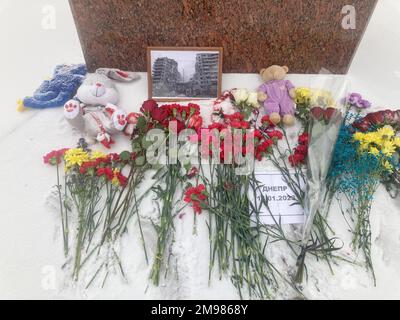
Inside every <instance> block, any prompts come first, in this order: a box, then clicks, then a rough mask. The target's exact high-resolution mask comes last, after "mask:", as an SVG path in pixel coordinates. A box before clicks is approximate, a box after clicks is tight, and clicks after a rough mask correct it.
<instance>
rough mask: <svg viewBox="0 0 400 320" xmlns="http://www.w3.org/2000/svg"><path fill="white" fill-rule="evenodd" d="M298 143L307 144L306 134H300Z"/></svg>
mask: <svg viewBox="0 0 400 320" xmlns="http://www.w3.org/2000/svg"><path fill="white" fill-rule="evenodd" d="M298 141H299V143H300V144H308V133H307V132H304V133H303V134H301V135H300V136H299V139H298Z"/></svg>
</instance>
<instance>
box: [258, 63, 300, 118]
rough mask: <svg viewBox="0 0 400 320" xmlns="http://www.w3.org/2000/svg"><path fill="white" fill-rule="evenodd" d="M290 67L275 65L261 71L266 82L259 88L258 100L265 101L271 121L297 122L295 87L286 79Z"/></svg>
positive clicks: (266, 110)
mask: <svg viewBox="0 0 400 320" xmlns="http://www.w3.org/2000/svg"><path fill="white" fill-rule="evenodd" d="M288 72H289V68H288V67H286V66H283V67H282V66H277V65H273V66H270V67H268V68H266V69H262V70H261V71H260V75H261V78H262V79H263V81H264V83H263V84H262V85H261V86H260V87H259V88H258V100H259V101H260V102H263V103H264V108H265V112H266V114H267V115H269V116H270V120H271V122H273V123H274V124H278V123H279V122H281V120H282V122H283V124H285V125H287V126H291V125H293V124H294V122H295V117H294V111H295V107H296V106H295V103H294V101H293V99H294V98H295V87H294V85H293V84H292V83H291V82H290V81H289V80H285V77H286V74H287V73H288Z"/></svg>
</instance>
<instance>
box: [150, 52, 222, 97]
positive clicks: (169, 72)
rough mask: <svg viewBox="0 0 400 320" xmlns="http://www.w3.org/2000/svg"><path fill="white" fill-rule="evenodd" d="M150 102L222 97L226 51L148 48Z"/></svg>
mask: <svg viewBox="0 0 400 320" xmlns="http://www.w3.org/2000/svg"><path fill="white" fill-rule="evenodd" d="M147 75H148V82H149V83H148V87H149V99H154V100H157V101H184V100H201V99H213V98H218V97H219V96H220V95H221V81H222V48H196V47H148V48H147Z"/></svg>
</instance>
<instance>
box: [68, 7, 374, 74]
mask: <svg viewBox="0 0 400 320" xmlns="http://www.w3.org/2000/svg"><path fill="white" fill-rule="evenodd" d="M69 1H70V4H71V8H72V12H73V16H74V19H75V22H76V26H77V29H78V33H79V37H80V40H81V43H82V48H83V52H84V55H85V59H86V63H87V65H88V68H89V69H90V70H94V69H96V68H98V67H115V68H121V69H126V70H131V71H146V47H147V46H192V47H193V46H198V47H223V48H224V65H223V72H225V73H228V72H258V71H259V70H260V69H261V68H263V67H266V66H268V65H271V64H286V65H288V66H290V72H291V73H320V72H331V73H339V74H343V73H346V72H347V70H348V68H349V65H350V63H351V60H352V58H353V56H354V54H355V51H356V49H357V47H358V44H359V43H360V40H361V38H362V36H363V34H364V31H365V29H366V27H367V24H368V21H369V18H370V17H371V15H372V12H373V10H374V8H375V5H376V3H377V0H334V1H329V0H279V1H277V0H263V1H261V0H224V1H214V0H113V1H109V0H69ZM351 6H352V7H351Z"/></svg>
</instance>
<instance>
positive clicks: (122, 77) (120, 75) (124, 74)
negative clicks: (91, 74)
mask: <svg viewBox="0 0 400 320" xmlns="http://www.w3.org/2000/svg"><path fill="white" fill-rule="evenodd" d="M96 73H99V74H104V75H105V76H107V77H108V78H110V79H112V80H117V81H122V82H130V81H133V80H136V79H139V78H140V76H139V75H138V74H137V73H135V72H130V71H122V70H119V69H111V68H100V69H97V70H96Z"/></svg>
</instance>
